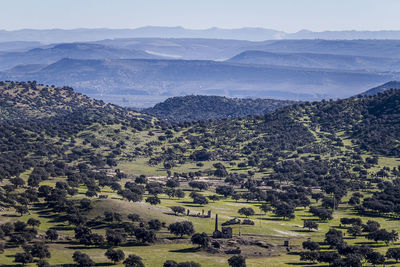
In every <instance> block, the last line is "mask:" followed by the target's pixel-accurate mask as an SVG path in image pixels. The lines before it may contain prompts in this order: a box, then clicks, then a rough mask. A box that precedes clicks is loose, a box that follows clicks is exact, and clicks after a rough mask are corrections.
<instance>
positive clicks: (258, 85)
mask: <svg viewBox="0 0 400 267" xmlns="http://www.w3.org/2000/svg"><path fill="white" fill-rule="evenodd" d="M398 76H399V74H395V73H374V72H364V71H345V70H326V69H311V68H310V69H309V68H293V67H285V66H268V65H248V64H237V63H230V62H216V61H206V60H159V59H103V60H81V59H67V58H65V59H62V60H59V61H57V62H55V63H53V64H49V65H46V66H43V65H28V66H18V67H15V68H12V69H10V70H7V71H3V72H1V73H0V80H37V81H38V82H40V83H49V84H55V85H71V86H74V87H75V88H76V89H77V90H78V91H79V92H82V93H85V94H88V95H91V96H94V97H98V98H101V99H103V100H105V101H110V102H113V103H120V104H124V105H126V106H137V105H136V104H134V103H132V101H136V102H138V101H137V96H146V95H147V96H149V95H154V96H157V95H158V96H165V97H170V96H180V95H187V94H204V95H221V96H230V97H263V98H278V99H292V100H313V99H321V98H337V97H345V96H348V95H354V94H357V93H360V92H361V90H362V89H363V88H370V87H372V86H375V85H377V84H380V83H383V82H386V81H387V80H394V79H396V78H397V77H398ZM132 97H133V98H132ZM123 99H125V100H124V101H125V103H122V102H121V101H123ZM139 102H140V101H139Z"/></svg>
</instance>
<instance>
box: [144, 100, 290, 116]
mask: <svg viewBox="0 0 400 267" xmlns="http://www.w3.org/2000/svg"><path fill="white" fill-rule="evenodd" d="M294 103H296V102H295V101H288V100H275V99H239V98H227V97H222V96H204V95H190V96H182V97H172V98H168V99H167V100H165V101H164V102H162V103H159V104H157V105H155V106H154V107H152V108H147V109H144V110H142V112H144V113H147V114H150V115H153V116H155V117H157V118H159V119H164V120H167V121H171V122H182V121H197V120H209V119H217V120H218V119H229V118H237V117H245V116H247V115H263V114H265V113H267V112H273V111H275V110H276V109H277V108H279V107H283V106H285V105H290V104H294Z"/></svg>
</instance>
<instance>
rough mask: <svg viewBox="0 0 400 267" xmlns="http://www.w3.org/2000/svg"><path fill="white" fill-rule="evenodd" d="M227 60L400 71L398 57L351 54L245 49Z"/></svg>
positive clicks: (307, 66) (327, 67)
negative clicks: (275, 51)
mask: <svg viewBox="0 0 400 267" xmlns="http://www.w3.org/2000/svg"><path fill="white" fill-rule="evenodd" d="M228 61H229V62H235V63H244V64H266V65H279V66H292V67H304V68H323V69H342V70H372V71H400V59H393V58H376V57H363V56H351V55H332V54H312V53H272V52H265V51H245V52H242V53H240V54H238V55H236V56H234V57H233V58H231V59H229V60H228Z"/></svg>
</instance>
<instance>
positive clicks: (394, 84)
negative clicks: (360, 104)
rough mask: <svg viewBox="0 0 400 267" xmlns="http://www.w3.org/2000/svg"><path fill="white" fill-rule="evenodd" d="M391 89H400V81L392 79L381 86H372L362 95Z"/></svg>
mask: <svg viewBox="0 0 400 267" xmlns="http://www.w3.org/2000/svg"><path fill="white" fill-rule="evenodd" d="M389 89H400V81H390V82H387V83H385V84H382V85H380V86H377V87H374V88H371V89H369V90H367V91H365V92H363V93H361V94H362V95H375V94H377V93H382V92H384V91H386V90H389Z"/></svg>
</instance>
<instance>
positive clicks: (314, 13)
mask: <svg viewBox="0 0 400 267" xmlns="http://www.w3.org/2000/svg"><path fill="white" fill-rule="evenodd" d="M0 3H1V10H2V12H1V16H0V29H7V30H12V29H21V28H35V29H48V28H64V29H71V28H99V27H102V28H137V27H141V26H148V25H153V26H183V27H186V28H194V29H203V28H209V27H213V26H216V27H221V28H240V27H263V28H271V29H277V30H283V31H287V32H295V31H298V30H301V29H309V30H314V31H323V30H353V29H354V30H400V16H399V15H398V14H399V11H400V0H196V1H195V0H141V1H139V0H0Z"/></svg>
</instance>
